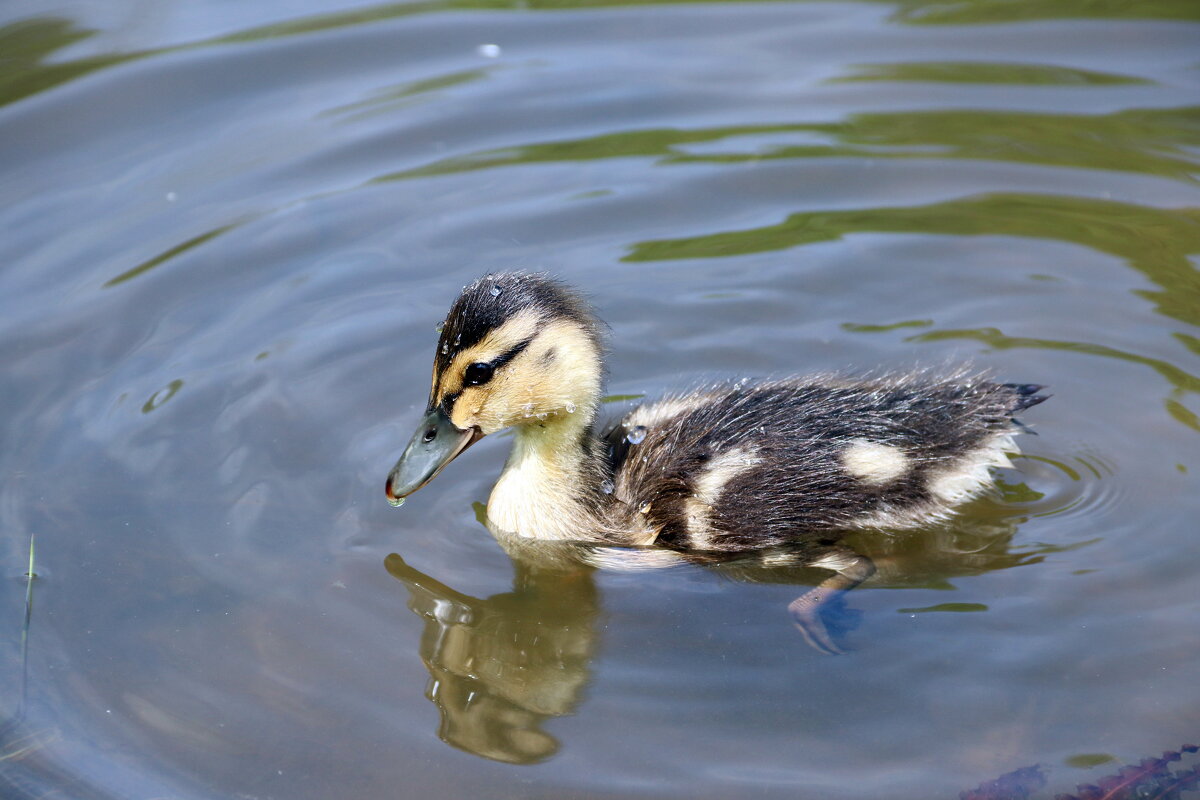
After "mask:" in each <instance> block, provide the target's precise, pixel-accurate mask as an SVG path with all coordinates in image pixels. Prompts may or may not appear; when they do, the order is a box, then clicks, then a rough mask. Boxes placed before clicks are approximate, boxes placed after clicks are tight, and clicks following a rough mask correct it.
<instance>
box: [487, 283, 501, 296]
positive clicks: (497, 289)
mask: <svg viewBox="0 0 1200 800" xmlns="http://www.w3.org/2000/svg"><path fill="white" fill-rule="evenodd" d="M488 294H490V295H491V296H492V297H499V296H500V287H499V286H496V285H495V284H493V285H492V288H490V289H488Z"/></svg>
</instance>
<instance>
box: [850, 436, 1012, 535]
mask: <svg viewBox="0 0 1200 800" xmlns="http://www.w3.org/2000/svg"><path fill="white" fill-rule="evenodd" d="M1017 452H1020V450H1019V449H1018V448H1017V446H1016V444H1015V443H1014V441H1013V435H1012V434H1000V435H996V436H993V437H992V438H990V439H988V440H987V441H986V442H984V443H983V445H982V446H980V447H978V448H976V449H974V450H971V451H968V452H967V453H964V454H963V455H962V456H961V457H959V458H958V459H956V460H954V461H953V462H952V463H951V464H949V465H948V466H946V467H944V468H942V469H941V470H936V471H934V472H933V473H932V474H931V475H930V477H929V494H930V496H931V497H930V500H929V501H928V502H925V503H920V504H918V505H916V506H910V507H908V508H895V507H892V506H887V505H885V506H883V507H881V508H879V509H877V510H876V511H875V512H873V513H872V514H869V515H868V516H866V517H863V518H861V519H858V520H855V521H853V522H851V523H850V524H849V525H848V526H847V527H853V528H919V527H921V526H923V525H928V524H930V523H932V522H937V521H938V520H944V519H947V518H948V517H949V516H950V515H951V513H952V512H953V511H954V507H955V506H957V505H960V504H962V503H964V502H966V501H967V500H970V499H971V498H972V497H975V496H977V495H978V494H980V493H981V492H982V491H983V490H984V489H986V488H987V487H988V486H991V485H992V476H991V474H990V473H989V472H988V467H1009V466H1012V465H1011V464H1010V463H1009V454H1010V453H1017Z"/></svg>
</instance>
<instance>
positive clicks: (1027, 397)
mask: <svg viewBox="0 0 1200 800" xmlns="http://www.w3.org/2000/svg"><path fill="white" fill-rule="evenodd" d="M1004 385H1005V386H1006V387H1007V388H1009V389H1012V390H1013V392H1014V393H1015V394H1016V395H1017V397H1016V402H1015V403H1014V405H1013V407H1012V411H1010V412H1009V413H1010V414H1016V413H1017V412H1018V411H1024V410H1025V409H1027V408H1033V407H1034V406H1036V405H1037V404H1038V403H1042V402H1045V401H1046V400H1049V399H1050V397H1051V395H1048V394H1038V392H1040V391H1041V390H1042V389H1045V388H1046V387H1045V386H1043V385H1042V384H1040V383H1006V384H1004Z"/></svg>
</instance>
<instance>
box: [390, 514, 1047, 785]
mask: <svg viewBox="0 0 1200 800" xmlns="http://www.w3.org/2000/svg"><path fill="white" fill-rule="evenodd" d="M1018 521H1019V518H1015V517H1001V518H998V519H991V520H987V519H983V520H981V519H971V520H962V521H957V522H956V524H940V525H936V526H934V527H933V528H931V529H926V530H923V531H921V533H920V535H903V534H899V535H896V536H870V535H869V534H850V536H851V538H854V537H858V538H860V539H861V541H860V542H856V544H857V545H858V546H859V547H861V548H862V552H863V554H864V556H868V557H870V558H871V559H872V560H873V561H874V562H875V563H877V564H878V565H879V570H878V571H877V572H876V573H875V574H874V575H873V576H872V578H871V583H872V584H873V585H875V586H876V587H878V588H897V589H899V588H905V589H908V588H914V587H920V588H936V589H952V588H953V585H952V584H951V583H950V579H951V578H953V577H956V576H961V575H979V574H982V573H985V572H990V571H993V570H1000V569H1008V568H1010V567H1017V566H1022V565H1025V564H1032V563H1036V562H1038V561H1041V560H1042V558H1043V555H1042V551H1043V550H1048V551H1052V550H1053V549H1054V548H1053V546H1051V545H1040V546H1035V547H1031V548H1028V549H1027V550H1024V551H1018V552H1014V551H1012V550H1010V545H1011V541H1012V537H1013V536H1014V534H1015V533H1016V530H1017V522H1018ZM492 532H493V533H494V534H496V536H497V539H498V540H499V542H500V544H501V545H502V546H503V547H504V549H505V551H506V552H507V553H508V555H509V556H510V557H511V558H512V562H513V568H514V569H513V585H512V590H511V591H507V592H501V593H498V594H494V595H492V596H490V597H482V598H480V597H472V596H470V595H467V594H464V593H462V592H459V591H458V590H456V589H453V588H451V587H450V586H447V585H446V584H444V583H442V582H441V581H439V580H437V579H435V578H432V577H430V576H429V575H426V574H424V573H422V572H420V571H418V570H417V569H415V568H414V567H412V566H410V565H409V564H407V563H405V561H404V559H403V558H402V557H401V556H399V555H398V554H395V553H393V554H391V555H389V556H388V557H387V558H386V559H385V561H384V566H385V567H386V568H387V571H388V572H389V573H390V574H391V575H392V576H393V577H395V578H396V579H397V580H399V581H401V582H402V583H403V584H404V585H405V588H406V589H407V590H408V595H409V597H408V607H409V609H410V610H411V611H412V612H413V613H414V614H416V615H417V616H418V617H420V618H421V619H422V621H423V622H424V631H423V632H422V634H421V641H420V656H421V660H422V662H424V664H425V668H426V669H427V670H428V671H429V683H428V685H427V688H426V692H425V694H426V697H427V698H428V699H429V700H430V702H432V703H433V704H434V705H435V706H436V707H437V710H438V714H439V718H440V720H439V724H438V736H439V737H440V738H441V739H442V741H444V742H446V743H447V744H449V745H451V746H453V747H456V748H459V749H460V750H465V751H467V752H469V753H474V754H475V755H478V756H482V757H484V758H488V759H492V760H494V761H502V762H504V763H509V764H532V763H537V762H540V761H543V760H545V759H547V758H549V757H551V756H553V755H554V754H555V753H557V752H558V750H559V742H558V740H557V739H555V738H554V736H553V735H552V734H550V733H548V732H547V731H546V730H544V729H543V726H544V724H545V723H546V722H548V721H551V720H553V719H555V718H557V717H561V716H565V715H568V714H574V713H576V711H577V710H578V708H577V707H578V706H579V704H580V703H581V701H582V699H583V696H584V689H585V688H586V687H587V684H588V682H589V681H590V679H591V660H592V657H593V655H594V654H595V653H596V651H597V649H598V640H599V635H600V630H599V628H600V626H599V624H598V620H599V617H600V610H601V606H600V592H599V589H598V587H597V586H596V580H595V575H596V569H600V570H602V571H605V572H610V571H612V570H622V571H629V570H638V569H654V570H655V571H656V572H657V573H658V574H663V570H664V569H671V570H679V569H685V570H686V569H691V568H695V567H702V568H704V569H705V570H706V571H707V572H710V573H713V574H716V575H718V576H721V577H723V578H727V579H729V580H732V581H737V582H739V583H755V584H785V585H796V584H804V583H806V582H807V583H810V584H811V583H812V582H815V580H817V579H818V577H817V576H815V575H814V574H813V573H814V572H815V570H812V569H809V568H808V567H807V566H806V565H807V563H808V561H809V560H810V559H811V551H810V549H809V548H808V547H807V546H806V544H805V543H804V542H799V543H791V544H787V545H779V546H776V547H773V548H768V549H766V550H760V551H754V552H750V553H730V554H715V553H696V552H687V551H678V550H669V549H666V548H630V547H614V546H607V545H599V544H583V543H574V542H540V541H537V540H532V539H527V538H525V537H521V536H516V535H511V534H505V533H504V532H502V531H495V530H493V531H492ZM721 602H724V601H721ZM931 610H936V609H931ZM697 625H699V626H701V627H702V626H703V625H704V623H703V622H698V623H697ZM723 668H724V667H722V669H723Z"/></svg>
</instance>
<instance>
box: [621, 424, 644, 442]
mask: <svg viewBox="0 0 1200 800" xmlns="http://www.w3.org/2000/svg"><path fill="white" fill-rule="evenodd" d="M645 438H646V426H645V425H635V426H634V427H633V428H631V429H630V430H629V433H627V434H625V441H627V442H629V443H630V444H641V443H642V440H643V439H645Z"/></svg>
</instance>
